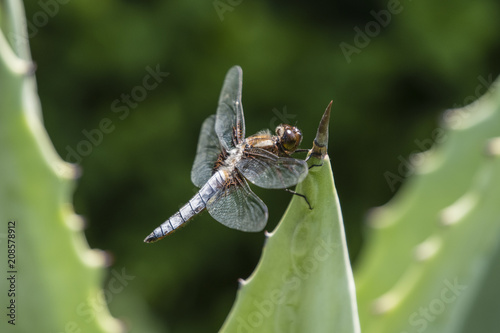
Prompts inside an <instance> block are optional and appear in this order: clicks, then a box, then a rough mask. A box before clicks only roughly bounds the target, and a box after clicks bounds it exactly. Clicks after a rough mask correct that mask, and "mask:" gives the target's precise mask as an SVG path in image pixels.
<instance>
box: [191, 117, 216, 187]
mask: <svg viewBox="0 0 500 333" xmlns="http://www.w3.org/2000/svg"><path fill="white" fill-rule="evenodd" d="M220 153H221V148H220V143H219V139H218V137H217V134H215V115H211V116H210V117H208V118H207V119H205V121H204V122H203V125H201V131H200V138H199V139H198V148H197V149H196V157H195V158H194V163H193V168H192V169H191V181H192V182H193V184H194V185H196V186H197V187H202V186H203V185H205V183H206V182H207V181H208V180H209V179H210V177H211V176H212V174H213V173H214V172H213V170H214V166H215V162H217V158H218V157H219V155H220Z"/></svg>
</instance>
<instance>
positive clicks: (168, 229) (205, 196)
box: [144, 170, 227, 243]
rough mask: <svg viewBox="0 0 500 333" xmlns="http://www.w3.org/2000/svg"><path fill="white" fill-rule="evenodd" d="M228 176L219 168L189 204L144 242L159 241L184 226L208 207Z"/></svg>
mask: <svg viewBox="0 0 500 333" xmlns="http://www.w3.org/2000/svg"><path fill="white" fill-rule="evenodd" d="M226 178H227V176H226V173H225V172H224V171H220V170H219V171H217V172H215V173H214V174H213V175H212V177H210V179H209V180H208V181H207V182H206V184H205V185H203V187H202V188H201V189H200V190H199V191H198V193H196V194H195V195H194V197H192V198H191V200H189V201H188V203H187V204H185V205H184V206H182V207H181V209H179V211H177V213H175V214H174V215H172V216H171V217H170V218H169V219H168V220H166V221H165V222H163V223H162V224H161V225H160V226H159V227H157V228H156V229H155V230H153V232H152V233H151V234H149V236H148V237H146V239H144V242H146V243H153V242H156V241H159V240H160V239H162V238H164V237H166V236H168V235H169V234H171V233H173V232H174V231H175V230H176V229H177V228H179V227H181V226H183V225H184V224H185V223H186V222H188V221H189V220H191V219H192V218H193V217H195V216H196V215H197V214H199V213H201V212H202V211H203V210H204V209H205V208H206V205H207V202H208V200H210V198H212V197H213V196H214V194H215V193H216V192H217V191H218V190H219V189H220V188H222V187H223V186H224V183H225V180H226Z"/></svg>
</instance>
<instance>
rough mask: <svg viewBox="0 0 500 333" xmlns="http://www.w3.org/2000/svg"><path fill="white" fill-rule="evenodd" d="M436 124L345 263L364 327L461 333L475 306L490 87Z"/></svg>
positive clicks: (495, 131) (484, 240) (486, 241)
mask: <svg viewBox="0 0 500 333" xmlns="http://www.w3.org/2000/svg"><path fill="white" fill-rule="evenodd" d="M439 130H441V131H442V132H441V134H440V139H439V140H436V141H440V142H439V144H437V145H436V146H434V147H433V148H432V149H431V150H430V151H427V152H425V153H422V154H421V155H420V156H419V160H420V161H421V163H420V164H419V166H418V167H417V168H416V170H415V175H414V176H413V177H411V179H409V180H408V182H407V184H405V186H403V188H402V189H401V191H400V192H399V193H398V194H397V195H396V196H395V198H394V199H393V200H391V201H390V202H389V203H388V204H386V205H385V206H383V207H380V208H377V209H376V210H375V211H374V213H373V214H372V215H371V217H370V219H369V221H368V222H369V226H370V227H371V230H370V235H369V236H370V237H369V241H368V244H367V245H366V246H365V248H364V250H363V253H362V254H361V260H360V263H359V265H358V266H357V267H356V269H355V272H356V274H355V277H356V283H357V289H358V295H357V296H358V304H359V311H360V320H361V326H362V328H363V331H364V332H367V333H375V332H384V333H391V332H395V333H396V332H397V333H401V332H407V333H410V332H423V331H425V332H440V333H441V332H445V333H446V332H449V333H452V332H462V329H463V327H466V326H467V325H469V324H468V320H469V319H473V318H475V316H474V315H473V310H474V307H475V304H482V303H485V302H484V301H483V300H481V298H480V297H487V294H488V293H485V292H484V290H483V292H482V293H481V290H482V286H483V284H484V283H485V282H487V281H489V278H488V274H490V273H489V272H490V271H494V269H493V267H495V265H498V251H499V249H498V247H499V246H498V244H499V243H500V219H499V216H500V205H498V198H500V158H499V155H500V148H498V147H499V144H498V142H499V141H498V139H493V138H495V137H498V136H500V84H499V83H498V82H497V83H496V84H494V86H493V87H492V88H491V89H490V93H489V94H487V95H485V96H483V97H482V98H480V99H479V100H478V101H476V102H475V103H474V104H472V105H469V106H467V107H465V108H462V109H456V110H451V111H448V112H447V113H446V114H445V122H444V123H443V128H440V129H439ZM489 285H491V283H490V284H489ZM486 303H487V302H486ZM468 318H469V319H468ZM482 327H483V328H482V329H481V330H480V331H482V332H493V331H496V330H497V326H496V325H493V324H491V322H490V323H489V322H487V321H485V320H483V321H482Z"/></svg>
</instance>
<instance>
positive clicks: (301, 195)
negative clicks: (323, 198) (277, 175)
mask: <svg viewBox="0 0 500 333" xmlns="http://www.w3.org/2000/svg"><path fill="white" fill-rule="evenodd" d="M284 190H285V191H287V192H290V193H292V194H293V195H298V196H299V197H302V198H304V200H305V201H306V203H307V205H308V206H309V209H310V210H312V207H311V204H310V203H309V200H307V197H306V196H305V195H304V194H300V193H297V192H295V191H293V190H290V189H289V188H285V189H284Z"/></svg>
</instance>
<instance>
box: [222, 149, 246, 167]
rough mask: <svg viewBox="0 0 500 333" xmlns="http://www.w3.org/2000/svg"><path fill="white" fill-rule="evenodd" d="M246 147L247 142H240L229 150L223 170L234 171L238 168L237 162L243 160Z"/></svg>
mask: <svg viewBox="0 0 500 333" xmlns="http://www.w3.org/2000/svg"><path fill="white" fill-rule="evenodd" d="M244 149H245V144H239V145H238V146H237V147H235V148H233V149H231V150H230V151H229V152H228V155H227V157H226V159H225V160H224V161H223V162H222V165H221V170H225V171H228V172H229V173H231V172H233V170H234V169H235V168H236V164H237V163H238V162H239V161H240V160H241V157H242V156H243V151H244Z"/></svg>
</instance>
